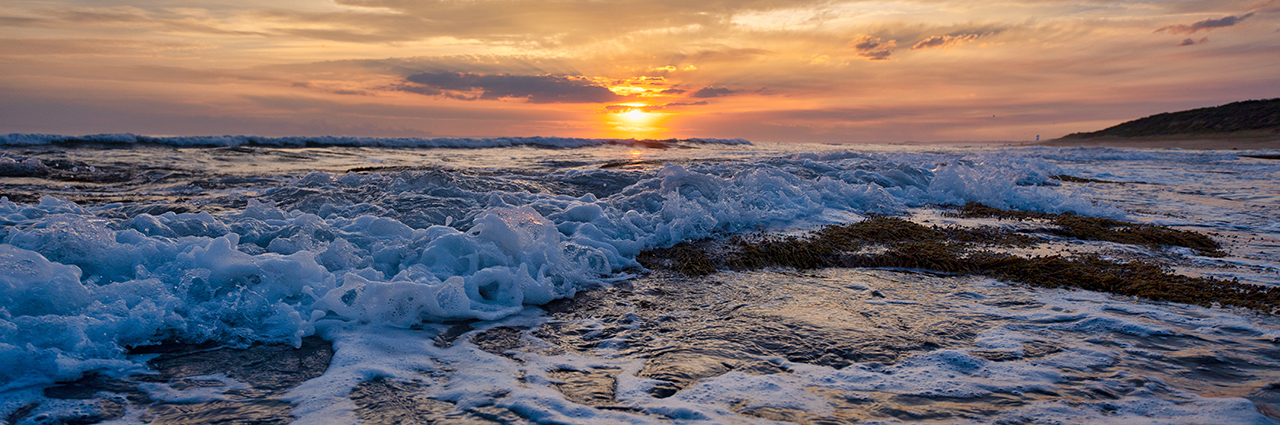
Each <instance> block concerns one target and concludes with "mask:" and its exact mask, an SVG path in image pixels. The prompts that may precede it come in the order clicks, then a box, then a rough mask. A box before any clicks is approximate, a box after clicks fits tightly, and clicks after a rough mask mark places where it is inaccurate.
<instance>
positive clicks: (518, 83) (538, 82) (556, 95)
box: [396, 72, 622, 103]
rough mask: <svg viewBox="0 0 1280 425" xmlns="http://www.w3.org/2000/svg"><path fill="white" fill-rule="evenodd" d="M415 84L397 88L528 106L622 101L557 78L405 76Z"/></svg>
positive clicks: (605, 91)
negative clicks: (526, 103) (513, 101)
mask: <svg viewBox="0 0 1280 425" xmlns="http://www.w3.org/2000/svg"><path fill="white" fill-rule="evenodd" d="M405 80H406V81H408V82H410V83H414V84H416V86H413V85H401V86H397V87H396V89H398V90H401V91H408V92H413V93H419V94H427V95H444V96H447V97H451V98H455V99H463V100H481V99H483V100H496V99H507V98H520V99H528V101H529V102H530V103H597V102H612V101H617V100H620V99H622V96H618V95H617V94H614V93H613V92H612V91H609V89H608V88H605V87H602V86H598V85H595V84H592V83H591V82H588V81H584V80H579V79H574V78H570V77H564V76H557V75H507V74H490V75H486V74H473V73H468V72H424V73H420V74H413V75H410V76H408V77H405Z"/></svg>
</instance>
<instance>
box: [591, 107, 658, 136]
mask: <svg viewBox="0 0 1280 425" xmlns="http://www.w3.org/2000/svg"><path fill="white" fill-rule="evenodd" d="M648 108H650V106H649V105H645V104H639V103H627V104H621V105H612V106H611V107H610V108H609V110H608V112H606V113H605V114H603V115H604V119H605V125H606V126H607V128H608V132H609V133H610V137H619V138H636V139H651V138H658V137H660V136H661V135H662V133H664V132H666V131H667V129H666V128H664V127H662V122H663V121H664V120H665V119H666V118H667V117H668V116H669V115H670V114H669V113H665V112H655V111H651V110H649V109H648Z"/></svg>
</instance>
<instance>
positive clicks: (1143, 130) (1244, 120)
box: [1062, 99, 1280, 139]
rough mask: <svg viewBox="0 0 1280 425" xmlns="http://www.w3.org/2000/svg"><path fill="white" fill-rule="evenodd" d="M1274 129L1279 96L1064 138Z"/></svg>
mask: <svg viewBox="0 0 1280 425" xmlns="http://www.w3.org/2000/svg"><path fill="white" fill-rule="evenodd" d="M1271 129H1274V130H1277V131H1280V99H1267V100H1246V101H1243V102H1234V103H1228V104H1226V105H1222V106H1215V107H1212V108H1200V109H1192V110H1189V111H1182V112H1166V113H1163V114H1156V115H1152V116H1149V117H1146V118H1142V119H1137V120H1133V121H1129V122H1126V123H1123V124H1120V125H1117V126H1114V127H1110V128H1107V129H1104V130H1099V131H1095V132H1092V133H1071V134H1068V135H1066V136H1063V137H1062V138H1063V139H1093V138H1098V137H1108V136H1110V137H1159V136H1207V135H1213V134H1220V133H1236V132H1242V131H1257V130H1271Z"/></svg>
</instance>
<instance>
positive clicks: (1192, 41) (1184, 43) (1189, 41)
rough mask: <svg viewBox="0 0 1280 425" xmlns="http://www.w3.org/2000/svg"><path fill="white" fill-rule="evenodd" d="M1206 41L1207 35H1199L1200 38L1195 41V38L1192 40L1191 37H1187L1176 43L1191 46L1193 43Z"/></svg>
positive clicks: (1207, 39)
mask: <svg viewBox="0 0 1280 425" xmlns="http://www.w3.org/2000/svg"><path fill="white" fill-rule="evenodd" d="M1206 41H1209V37H1201V38H1200V41H1196V40H1192V39H1190V38H1188V39H1186V40H1182V42H1181V43H1178V45H1179V46H1191V45H1195V44H1200V43H1204V42H1206Z"/></svg>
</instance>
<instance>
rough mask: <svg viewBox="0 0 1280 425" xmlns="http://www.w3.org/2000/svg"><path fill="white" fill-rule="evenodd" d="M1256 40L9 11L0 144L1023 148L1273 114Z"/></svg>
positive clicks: (981, 27) (1185, 26)
mask: <svg viewBox="0 0 1280 425" xmlns="http://www.w3.org/2000/svg"><path fill="white" fill-rule="evenodd" d="M1277 31H1280V2H1277V1H1275V0H1261V1H1253V0H1221V1H1215V2H1146V3H1132V2H1090V3H1087V4H1084V3H1079V2H1068V1H1057V0H1049V1H1044V0H1011V1H1008V2H1000V3H998V4H996V3H990V4H987V3H973V2H967V1H957V0H930V1H928V2H924V3H922V2H919V1H900V0H876V1H840V0H836V1H830V0H797V1H789V2H737V1H729V2H718V3H713V4H704V3H700V2H688V1H674V0H648V1H644V2H641V1H638V0H618V1H611V2H599V1H592V0H562V1H556V2H547V1H539V0H485V1H475V2H452V1H441V2H404V1H400V0H285V1H282V2H273V3H271V4H270V5H269V6H263V5H262V3H260V2H251V1H247V0H216V1H214V0H183V1H179V0H155V1H149V2H145V3H140V2H122V1H113V0H94V1H89V0H40V1H34V0H13V1H9V2H6V3H5V5H4V6H0V132H42V133H63V134H85V133H101V132H134V133H146V134H261V135H308V134H348V135H359V136H468V137H486V136H532V135H559V136H579V137H628V138H630V137H636V138H646V137H742V138H746V139H749V140H754V141H821V142H856V141H902V140H921V141H926V140H973V139H984V140H989V139H997V140H1023V139H1030V138H1033V137H1034V135H1036V134H1040V135H1042V136H1044V137H1055V136H1058V135H1062V134H1065V133H1069V132H1075V131H1085V130H1095V129H1096V127H1098V126H1100V125H1106V124H1114V123H1117V122H1120V121H1124V120H1127V119H1132V118H1137V117H1140V116H1143V115H1148V114H1151V113H1158V112H1164V111H1171V110H1179V109H1186V108H1191V107H1201V106H1210V105H1216V104H1221V103H1226V102H1230V101H1236V100H1243V99H1248V98H1267V97H1278V96H1280V76H1277V73H1276V72H1274V71H1275V70H1276V69H1280V37H1276V34H1277V33H1278V32H1277ZM1193 35H1194V36H1193ZM993 115H994V116H996V119H994V120H992V119H980V117H991V116H993Z"/></svg>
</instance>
